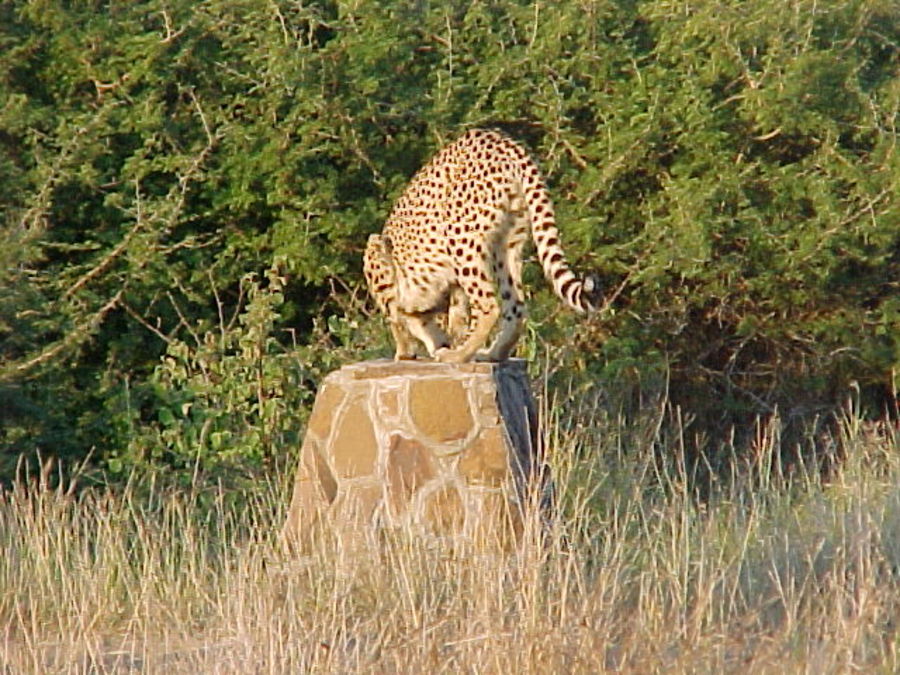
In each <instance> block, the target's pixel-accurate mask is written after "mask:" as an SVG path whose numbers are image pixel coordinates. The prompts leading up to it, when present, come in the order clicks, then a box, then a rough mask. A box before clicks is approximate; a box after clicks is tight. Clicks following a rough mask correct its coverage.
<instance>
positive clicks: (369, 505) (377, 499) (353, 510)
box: [334, 483, 384, 527]
mask: <svg viewBox="0 0 900 675" xmlns="http://www.w3.org/2000/svg"><path fill="white" fill-rule="evenodd" d="M383 497H384V490H383V489H382V486H381V485H378V484H377V483H354V484H351V485H348V486H347V488H346V489H345V490H343V491H342V492H341V494H340V495H338V498H337V499H336V500H335V502H334V517H335V520H336V521H338V525H341V524H345V525H349V526H351V527H357V526H365V525H367V524H369V523H370V522H371V520H372V515H373V514H374V513H375V509H377V508H378V506H379V504H381V502H382V500H383Z"/></svg>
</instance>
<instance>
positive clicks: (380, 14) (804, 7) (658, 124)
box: [0, 0, 900, 477]
mask: <svg viewBox="0 0 900 675" xmlns="http://www.w3.org/2000/svg"><path fill="white" fill-rule="evenodd" d="M898 42H900V10H898V8H897V6H896V3H893V2H890V1H889V0H855V1H854V2H850V3H848V2H837V0H830V1H826V2H823V1H822V0H818V1H817V2H813V1H812V0H808V1H807V0H797V1H796V2H792V3H784V2H781V1H780V0H762V1H761V2H756V3H744V2H738V1H737V0H692V1H690V2H689V1H687V0H680V1H679V0H667V1H666V2H613V1H611V0H610V1H604V0H597V1H587V2H585V1H576V0H566V1H563V2H557V3H546V4H545V3H540V2H537V3H535V2H516V1H513V0H501V1H499V2H490V3H484V2H473V3H462V4H461V3H449V4H448V3H444V4H441V3H427V2H415V3H412V2H406V1H403V0H393V1H391V2H380V3H374V2H373V3H344V2H316V3H300V2H296V1H288V0H275V1H274V2H270V3H258V2H251V1H249V0H209V1H208V2H203V3H194V2H187V1H186V0H166V1H163V0H146V1H145V2H140V3H102V2H96V1H88V0H80V1H78V2H61V1H59V0H33V1H31V2H0V148H2V152H0V172H2V174H0V175H2V176H3V180H2V181H0V217H2V221H0V226H2V227H3V236H4V240H5V241H6V242H7V245H6V246H5V247H3V248H2V250H0V261H2V263H3V264H2V267H0V269H2V271H0V275H2V277H0V283H2V286H3V291H2V293H0V335H2V344H0V410H2V413H0V414H2V416H3V424H2V431H0V445H2V453H3V454H2V457H3V460H2V464H0V476H7V477H8V476H10V475H11V474H12V471H13V470H14V464H15V462H16V461H17V458H18V456H19V454H20V453H22V452H26V453H31V452H34V451H35V450H40V451H41V452H43V453H45V454H49V455H57V456H61V457H64V458H70V459H81V458H83V457H85V456H87V455H88V454H89V453H91V452H93V457H94V458H95V459H96V460H99V461H101V462H104V463H106V464H107V465H108V466H111V467H113V468H119V467H123V468H124V467H125V466H127V465H128V464H129V463H135V462H136V463H141V462H152V463H159V462H162V463H163V464H168V465H170V466H173V467H177V468H179V469H183V470H184V471H190V472H196V471H198V470H203V471H206V470H209V471H211V472H213V473H215V472H217V471H232V470H236V471H240V469H241V466H242V462H246V466H247V467H256V468H257V469H264V468H265V466H266V465H267V462H270V461H271V458H272V457H275V456H278V455H279V454H283V453H284V452H286V451H289V450H290V449H291V448H293V447H294V446H295V439H296V435H297V433H299V429H300V426H299V425H300V424H301V423H302V419H303V415H304V413H303V410H304V409H305V406H306V404H307V402H308V401H309V399H310V396H311V394H312V392H313V391H314V389H315V386H316V383H317V382H318V380H319V378H320V377H321V376H322V374H323V373H324V372H326V371H327V370H328V369H329V368H333V367H336V366H337V365H339V363H340V362H342V361H343V360H350V359H358V358H363V357H365V356H369V355H372V354H384V355H386V354H387V353H388V347H387V342H386V340H387V338H386V331H384V330H383V327H382V326H381V324H380V323H379V322H378V321H374V320H372V319H371V317H370V314H371V307H370V305H368V304H366V302H365V292H364V288H363V285H362V283H361V274H360V267H361V265H360V257H361V251H362V247H363V245H364V242H365V237H366V235H367V234H368V233H370V232H372V231H375V230H376V229H378V228H379V227H380V225H381V222H382V221H383V219H384V218H385V216H386V214H387V212H388V209H389V207H390V203H391V201H392V200H393V199H394V198H396V196H397V195H398V194H399V193H400V191H401V190H402V189H403V186H404V185H405V184H406V182H407V181H408V179H409V177H410V176H411V174H412V173H413V172H414V171H415V170H416V169H417V168H418V167H419V166H420V165H421V164H422V163H423V162H424V161H426V159H427V158H428V157H429V156H430V155H431V154H432V153H433V152H434V151H435V150H436V149H437V148H438V147H440V145H441V144H443V143H444V142H446V141H448V140H450V139H452V138H453V137H454V136H455V135H456V134H457V133H458V132H459V130H460V129H462V128H465V127H468V126H474V125H497V126H501V127H503V128H506V129H507V130H509V131H510V132H511V133H513V134H514V135H516V136H517V137H519V138H521V139H522V140H523V141H525V142H526V143H527V144H529V145H530V146H531V148H532V149H533V151H534V153H535V155H536V156H537V157H538V158H539V161H540V163H541V165H542V167H543V168H544V170H545V173H546V174H547V176H548V180H549V183H550V186H551V190H552V192H553V194H554V196H555V198H556V202H557V205H558V208H557V210H558V213H559V217H560V221H561V228H562V230H563V234H564V238H565V243H566V246H567V249H568V250H569V253H570V257H572V258H573V261H574V262H575V263H576V265H577V266H579V267H581V268H586V267H592V268H596V269H599V270H600V271H601V273H602V275H603V277H604V280H605V281H606V282H607V284H608V287H609V288H610V294H611V296H612V295H615V299H614V301H613V302H612V304H611V306H610V308H609V309H608V311H605V312H603V313H601V314H600V315H599V316H596V317H592V318H590V319H588V320H584V319H583V318H580V317H572V316H570V315H567V314H564V313H560V312H559V310H558V305H557V303H555V301H554V300H552V299H551V296H550V294H549V292H548V290H547V287H546V285H545V284H543V283H542V282H541V281H540V280H539V276H540V275H539V272H537V271H536V269H534V266H532V268H531V269H529V270H528V275H529V277H530V279H529V280H530V282H531V283H530V284H529V285H530V286H531V287H533V288H535V289H537V290H536V293H535V298H534V301H533V302H532V317H533V321H532V324H531V326H532V330H531V332H530V333H529V337H528V339H527V340H526V341H525V344H523V350H524V352H525V353H526V354H529V355H537V354H549V355H550V356H551V357H552V361H553V362H554V363H558V364H560V366H559V374H560V375H561V376H565V377H572V376H576V377H582V378H583V381H584V382H590V381H591V380H593V379H596V378H597V377H598V376H601V377H603V378H606V379H607V380H608V381H610V382H615V383H617V384H616V385H615V386H620V385H621V383H623V382H625V381H627V379H628V378H632V379H634V380H635V381H637V382H640V381H641V379H642V378H643V377H644V374H647V373H651V374H652V373H659V372H661V371H666V372H668V377H669V379H670V388H671V391H672V395H673V398H674V399H675V400H676V402H678V403H681V404H683V405H685V406H687V407H689V408H690V409H692V410H694V411H696V412H698V413H700V414H703V415H704V416H705V419H707V421H708V422H709V423H710V424H712V425H721V424H722V423H723V422H727V421H733V420H734V419H737V418H735V417H731V415H733V414H735V413H741V412H750V413H753V414H756V413H760V412H762V413H771V412H772V411H774V410H776V409H778V410H781V411H782V412H783V413H784V412H787V413H788V414H787V415H786V417H790V416H791V415H792V414H795V413H796V415H798V416H802V415H803V414H806V413H810V412H812V413H817V412H824V411H827V410H828V409H830V407H832V406H833V405H835V403H836V401H838V400H839V399H841V398H842V397H843V396H844V392H845V391H846V387H847V386H848V384H849V383H850V382H857V383H858V384H859V386H860V388H861V390H862V391H863V392H864V393H865V394H866V397H867V399H866V400H868V401H870V402H871V403H872V405H873V410H874V411H875V412H880V406H883V405H884V404H885V403H887V402H890V400H891V396H892V395H893V392H894V391H895V390H896V382H895V381H894V378H895V377H896V376H895V373H896V372H897V365H898V345H897V339H898V337H897V336H898V334H900V325H898V324H900V301H898V297H900V295H898V292H897V291H898V289H897V283H898V278H900V269H898V268H900V227H898V224H900V217H898V205H897V198H896V195H897V192H898V190H897V182H898V176H900V167H898V159H897V157H898V153H897V152H896V150H895V148H896V139H897V130H896V119H897V109H898V102H900V77H898V75H900V73H898V69H900V57H898ZM616 290H617V292H615V293H614V291H616ZM564 336H565V338H564ZM572 336H574V339H573V337H572ZM573 342H574V344H575V345H576V347H577V349H571V345H572V344H573ZM253 373H256V375H253ZM260 373H264V374H265V378H264V379H265V381H266V382H267V384H266V386H265V390H266V395H265V396H264V397H262V398H260V389H259V387H256V388H254V386H252V385H251V379H252V377H259V374H260ZM623 378H624V379H623ZM288 383H289V384H290V386H287V384H288ZM622 386H624V385H622ZM266 406H268V407H266ZM292 415H293V417H292ZM198 458H200V459H201V460H202V461H199V462H198ZM192 475H193V473H192Z"/></svg>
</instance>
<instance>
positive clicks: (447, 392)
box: [409, 379, 473, 443]
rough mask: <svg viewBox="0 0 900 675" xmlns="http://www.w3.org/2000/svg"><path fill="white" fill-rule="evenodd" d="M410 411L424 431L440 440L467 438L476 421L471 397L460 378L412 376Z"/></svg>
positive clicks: (420, 428) (417, 425)
mask: <svg viewBox="0 0 900 675" xmlns="http://www.w3.org/2000/svg"><path fill="white" fill-rule="evenodd" d="M409 414H410V417H412V421H413V423H414V424H415V425H416V427H417V428H418V429H419V430H420V431H421V432H422V433H423V434H425V435H426V436H428V438H430V439H432V440H435V441H438V442H441V443H446V442H447V441H456V440H459V439H461V438H465V437H466V435H467V434H468V433H469V431H470V430H471V429H472V424H473V420H472V413H471V411H470V410H469V398H468V396H466V391H465V389H463V385H462V382H460V381H459V380H450V379H446V380H445V379H427V380H426V379H422V380H413V382H412V383H411V384H410V389H409Z"/></svg>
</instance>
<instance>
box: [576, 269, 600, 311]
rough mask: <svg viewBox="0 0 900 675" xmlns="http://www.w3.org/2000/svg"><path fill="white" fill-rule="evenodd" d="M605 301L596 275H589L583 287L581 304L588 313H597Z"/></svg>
mask: <svg viewBox="0 0 900 675" xmlns="http://www.w3.org/2000/svg"><path fill="white" fill-rule="evenodd" d="M602 301H603V291H602V289H601V288H600V280H599V279H598V278H597V276H596V275H593V274H588V275H587V276H586V277H585V278H584V283H583V284H582V285H581V303H582V304H583V305H584V307H585V309H586V311H588V312H594V311H596V310H597V309H598V308H599V307H600V305H601V303H602Z"/></svg>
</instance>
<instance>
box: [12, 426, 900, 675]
mask: <svg viewBox="0 0 900 675" xmlns="http://www.w3.org/2000/svg"><path fill="white" fill-rule="evenodd" d="M579 420H580V421H581V424H579V423H578V422H579ZM658 422H659V420H658V419H653V418H652V416H648V417H647V418H646V419H644V420H638V421H637V422H633V423H630V424H625V423H624V422H621V421H614V420H608V419H604V418H603V416H602V415H601V414H599V413H598V412H596V411H594V412H583V413H580V414H578V415H576V416H575V420H574V422H571V423H567V424H560V423H558V422H554V423H553V424H551V425H550V436H551V438H550V442H551V446H552V447H553V449H554V455H553V462H554V471H555V476H556V481H557V485H558V487H559V494H558V499H557V510H558V513H556V514H555V516H554V517H553V518H552V519H551V521H550V522H549V523H545V524H544V525H543V526H541V525H539V524H533V527H531V528H530V529H529V532H528V533H527V534H526V536H525V537H524V540H523V541H522V542H521V545H520V546H519V548H518V550H516V551H515V552H513V553H509V554H505V555H504V554H500V553H497V552H496V551H494V550H492V549H491V547H487V546H484V547H482V546H480V545H478V544H477V543H472V542H469V543H456V544H452V543H448V542H440V541H427V542H426V541H423V540H421V539H417V538H415V537H411V536H407V535H406V534H405V533H403V532H393V533H384V534H383V535H382V536H381V538H380V541H378V542H377V543H376V544H373V545H372V546H371V548H369V549H368V550H366V551H365V552H364V553H363V554H360V551H359V550H357V551H356V552H355V553H351V552H349V551H347V550H345V549H342V548H341V546H340V545H339V544H338V542H334V541H323V542H322V543H321V546H320V547H319V548H318V549H317V550H316V551H315V553H314V555H312V556H311V557H308V558H304V559H286V558H284V557H283V556H282V555H281V553H280V552H279V549H278V545H277V541H276V537H275V534H276V533H277V530H278V527H279V525H280V518H281V517H282V514H283V512H284V508H285V507H286V504H285V503H284V501H283V500H284V497H283V495H284V494H285V491H283V490H280V489H276V488H274V487H273V488H272V489H270V490H268V491H261V494H262V496H260V497H258V498H255V499H253V500H251V501H250V503H249V504H248V505H247V506H246V507H243V508H240V509H238V508H231V507H225V506H224V505H223V504H225V500H224V499H219V500H213V503H212V505H210V504H207V505H206V506H203V507H202V508H201V506H200V503H199V502H198V501H197V500H196V499H194V498H192V497H191V496H189V495H184V494H173V493H169V492H167V491H162V490H152V489H151V490H150V491H149V496H148V494H147V492H146V490H145V491H143V492H142V493H141V494H142V495H143V496H142V497H141V498H140V499H139V498H138V497H137V496H136V494H137V491H136V490H133V489H128V490H125V491H124V493H123V492H121V491H119V492H118V493H112V492H105V493H100V492H97V491H93V492H84V493H81V494H79V495H77V496H72V495H66V494H64V493H63V492H62V491H59V490H57V491H53V490H39V489H26V488H25V487H19V488H17V489H15V490H12V491H8V492H6V493H3V494H2V495H0V545H2V551H3V553H2V557H0V673H3V672H10V673H53V672H138V671H142V672H166V673H170V672H188V673H232V672H233V673H248V672H253V673H267V672H272V673H283V672H309V671H312V672H357V671H359V672H429V673H430V672H478V673H528V672H537V673H547V672H565V673H579V672H585V673H593V672H601V671H619V672H640V673H645V672H734V671H737V672H741V673H745V672H750V673H753V672H763V673H764V672H772V673H782V672H815V673H823V672H848V671H852V670H856V669H862V670H874V671H880V672H896V671H897V670H898V668H900V659H898V656H897V652H896V645H897V642H898V640H897V634H896V616H897V610H898V601H900V593H898V585H897V579H898V570H900V453H898V449H900V448H898V438H897V434H896V431H895V430H885V429H880V430H873V429H872V428H870V427H864V426H863V425H862V424H861V423H860V422H859V420H858V419H856V418H855V417H853V416H849V417H848V419H847V420H845V423H844V425H843V434H844V436H845V438H844V439H843V440H844V442H845V447H846V448H847V449H848V457H847V460H846V462H845V464H844V466H843V468H842V470H841V471H840V472H839V473H838V474H836V475H834V476H832V478H831V480H830V481H829V482H827V483H826V482H823V481H822V480H820V479H819V478H817V477H815V476H813V475H812V474H811V473H810V475H808V476H806V477H803V472H802V471H800V472H799V473H798V474H797V476H795V478H794V479H793V481H792V482H791V484H790V485H788V484H785V483H784V482H783V481H782V482H781V483H780V484H779V485H775V484H774V481H773V480H770V479H769V477H768V476H769V474H767V473H765V472H761V471H758V470H757V469H755V468H754V466H747V467H746V468H745V469H744V470H743V471H739V472H735V474H734V476H733V478H732V479H731V480H728V481H724V483H725V484H723V485H721V486H720V488H719V489H717V490H716V491H715V494H714V495H713V496H712V497H711V498H710V499H709V500H708V501H706V502H705V503H700V502H699V501H698V500H697V499H695V498H693V497H692V496H691V495H690V494H688V493H689V490H688V489H687V487H686V485H687V481H686V480H685V475H684V474H685V471H684V469H683V466H682V462H681V460H680V457H681V453H680V452H679V449H678V447H677V445H678V444H677V442H676V441H666V442H667V443H671V444H672V445H673V447H671V448H668V450H670V451H668V452H667V453H660V452H659V448H660V444H661V440H660V439H662V438H664V437H665V438H670V439H671V438H674V439H677V438H678V433H679V431H680V430H679V429H678V428H674V429H673V428H671V425H672V424H676V427H677V423H676V422H662V423H658ZM876 432H877V433H876ZM756 451H757V454H756V457H757V462H756V464H755V466H768V465H769V460H770V459H771V457H772V456H773V455H774V453H777V452H778V451H779V448H778V438H777V435H776V434H774V433H771V430H770V429H767V428H765V427H761V429H760V430H759V433H758V434H757V443H756ZM660 456H662V457H664V458H666V460H665V461H660V459H659V457H660ZM220 496H221V495H220ZM221 497H224V496H221ZM535 520H537V519H535ZM542 528H543V529H542Z"/></svg>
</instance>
